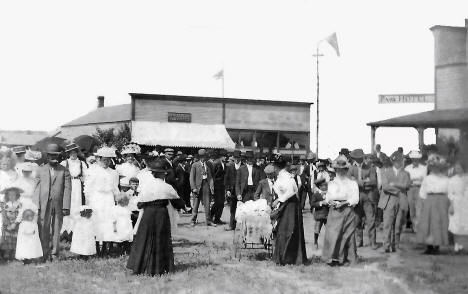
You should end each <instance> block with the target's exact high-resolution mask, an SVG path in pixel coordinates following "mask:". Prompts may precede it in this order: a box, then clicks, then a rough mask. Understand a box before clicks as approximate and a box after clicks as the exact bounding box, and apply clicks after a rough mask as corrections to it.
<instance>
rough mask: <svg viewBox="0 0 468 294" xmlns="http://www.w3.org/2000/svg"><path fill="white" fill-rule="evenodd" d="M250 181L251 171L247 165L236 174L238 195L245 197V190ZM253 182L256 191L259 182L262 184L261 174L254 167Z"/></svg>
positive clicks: (242, 166)
mask: <svg viewBox="0 0 468 294" xmlns="http://www.w3.org/2000/svg"><path fill="white" fill-rule="evenodd" d="M248 180H249V169H248V168H247V165H245V164H244V165H241V167H240V168H239V170H238V171H237V174H236V194H237V195H243V193H244V191H245V189H246V188H247V186H248ZM252 182H253V187H254V189H256V188H257V185H258V182H260V172H259V171H258V169H257V168H255V167H253V166H252Z"/></svg>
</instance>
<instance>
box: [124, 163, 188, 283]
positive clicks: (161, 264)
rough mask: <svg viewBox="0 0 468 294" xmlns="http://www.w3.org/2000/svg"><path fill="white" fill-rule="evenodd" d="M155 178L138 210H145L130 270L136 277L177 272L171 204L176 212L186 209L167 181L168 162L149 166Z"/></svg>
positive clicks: (145, 189)
mask: <svg viewBox="0 0 468 294" xmlns="http://www.w3.org/2000/svg"><path fill="white" fill-rule="evenodd" d="M148 170H149V171H151V173H152V174H153V178H149V179H147V180H146V181H147V182H145V183H143V185H142V186H141V187H142V191H141V194H140V202H139V203H138V208H140V209H143V213H140V215H141V216H140V219H139V221H138V222H137V226H138V228H137V233H136V236H135V238H134V240H133V245H132V250H131V253H130V257H129V259H128V263H127V268H129V269H131V270H132V271H133V273H134V274H137V275H138V274H145V275H150V276H154V275H162V274H165V273H169V272H172V271H174V252H173V248H172V237H171V220H170V218H169V213H168V209H172V208H171V207H169V208H168V205H169V202H171V204H172V206H173V207H174V208H176V209H180V208H184V207H185V205H184V203H183V201H182V200H181V199H180V198H179V196H178V195H177V192H176V191H175V190H174V188H173V187H172V186H171V185H169V184H166V183H165V182H164V177H165V175H166V169H165V162H163V161H162V160H156V161H153V162H150V163H149V164H148Z"/></svg>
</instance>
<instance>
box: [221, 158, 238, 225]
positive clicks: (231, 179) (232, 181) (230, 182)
mask: <svg viewBox="0 0 468 294" xmlns="http://www.w3.org/2000/svg"><path fill="white" fill-rule="evenodd" d="M241 155H242V154H241V152H240V150H234V153H233V158H234V161H233V162H230V163H228V164H227V165H226V172H225V175H224V186H225V189H226V196H227V197H228V202H229V204H230V207H229V212H230V214H231V216H230V218H229V227H227V228H226V231H232V230H234V229H235V228H236V209H237V196H236V195H237V194H236V177H237V171H238V170H239V169H240V167H241V166H242V160H241Z"/></svg>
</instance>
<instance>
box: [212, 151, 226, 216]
mask: <svg viewBox="0 0 468 294" xmlns="http://www.w3.org/2000/svg"><path fill="white" fill-rule="evenodd" d="M225 161H226V151H225V150H221V151H219V152H218V158H217V159H216V160H215V161H214V163H213V181H214V204H213V207H211V217H212V218H213V222H214V223H215V224H217V225H222V224H225V222H223V221H222V220H221V215H222V214H223V209H224V200H225V197H224V196H225V194H226V190H225V189H226V187H225V184H224V178H225V175H226V165H225V164H226V163H225Z"/></svg>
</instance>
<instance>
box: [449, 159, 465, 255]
mask: <svg viewBox="0 0 468 294" xmlns="http://www.w3.org/2000/svg"><path fill="white" fill-rule="evenodd" d="M454 171H455V175H454V176H453V177H451V178H450V180H449V186H448V198H449V199H450V208H449V231H450V232H451V233H452V234H453V235H454V243H455V247H454V250H455V252H458V251H460V250H463V248H464V247H465V246H464V245H465V244H466V243H468V213H467V211H468V176H467V175H466V174H465V172H464V169H463V167H462V166H461V164H459V163H457V164H455V167H454Z"/></svg>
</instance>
